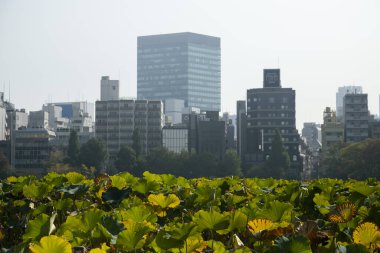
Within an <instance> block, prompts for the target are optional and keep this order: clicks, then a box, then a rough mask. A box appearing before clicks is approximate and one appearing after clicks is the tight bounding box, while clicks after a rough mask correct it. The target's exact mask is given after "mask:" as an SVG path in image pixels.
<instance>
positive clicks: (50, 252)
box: [29, 235, 72, 253]
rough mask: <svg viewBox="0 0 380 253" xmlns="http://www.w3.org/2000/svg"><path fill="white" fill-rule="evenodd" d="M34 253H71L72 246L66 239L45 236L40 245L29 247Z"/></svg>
mask: <svg viewBox="0 0 380 253" xmlns="http://www.w3.org/2000/svg"><path fill="white" fill-rule="evenodd" d="M29 249H30V251H31V252H32V253H71V252H72V251H71V245H70V243H68V242H67V241H65V240H64V239H62V238H60V237H58V236H55V235H50V236H45V237H43V238H41V240H40V242H39V243H38V244H32V245H30V246H29Z"/></svg>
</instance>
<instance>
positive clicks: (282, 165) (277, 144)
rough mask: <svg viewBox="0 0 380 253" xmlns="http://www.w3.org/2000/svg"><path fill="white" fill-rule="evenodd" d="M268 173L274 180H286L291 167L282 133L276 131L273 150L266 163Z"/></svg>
mask: <svg viewBox="0 0 380 253" xmlns="http://www.w3.org/2000/svg"><path fill="white" fill-rule="evenodd" d="M265 167H267V169H268V171H270V172H271V176H272V177H274V178H284V177H285V176H286V172H287V171H288V170H289V167H290V159H289V154H288V152H287V151H286V149H285V148H284V145H283V143H282V138H281V134H280V131H278V129H276V133H275V136H274V139H273V142H272V150H271V152H270V155H269V159H268V161H267V162H266V166H265Z"/></svg>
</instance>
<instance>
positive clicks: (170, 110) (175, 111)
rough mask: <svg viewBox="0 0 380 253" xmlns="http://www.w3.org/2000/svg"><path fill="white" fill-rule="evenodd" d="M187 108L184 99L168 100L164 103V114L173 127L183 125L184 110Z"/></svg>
mask: <svg viewBox="0 0 380 253" xmlns="http://www.w3.org/2000/svg"><path fill="white" fill-rule="evenodd" d="M184 108H185V101H184V100H182V99H174V98H170V99H166V100H165V101H164V113H165V116H167V117H168V118H169V122H170V123H171V124H173V125H175V124H180V123H182V110H183V109H184Z"/></svg>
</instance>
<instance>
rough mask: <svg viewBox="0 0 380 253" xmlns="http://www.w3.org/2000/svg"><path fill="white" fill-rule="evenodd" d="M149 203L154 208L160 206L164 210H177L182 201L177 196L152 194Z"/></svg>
mask: <svg viewBox="0 0 380 253" xmlns="http://www.w3.org/2000/svg"><path fill="white" fill-rule="evenodd" d="M148 201H149V203H150V204H151V205H152V206H159V207H161V208H162V209H167V208H175V207H177V206H178V205H179V204H180V203H181V201H180V199H179V198H178V197H177V196H176V195H175V194H169V195H168V196H165V195H164V194H162V193H160V194H150V195H149V196H148Z"/></svg>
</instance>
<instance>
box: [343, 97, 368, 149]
mask: <svg viewBox="0 0 380 253" xmlns="http://www.w3.org/2000/svg"><path fill="white" fill-rule="evenodd" d="M368 120H369V112H368V96H367V94H358V93H352V94H346V95H345V96H344V97H343V122H344V139H345V142H347V143H352V142H356V141H363V140H365V139H367V138H368V136H369V126H368Z"/></svg>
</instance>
